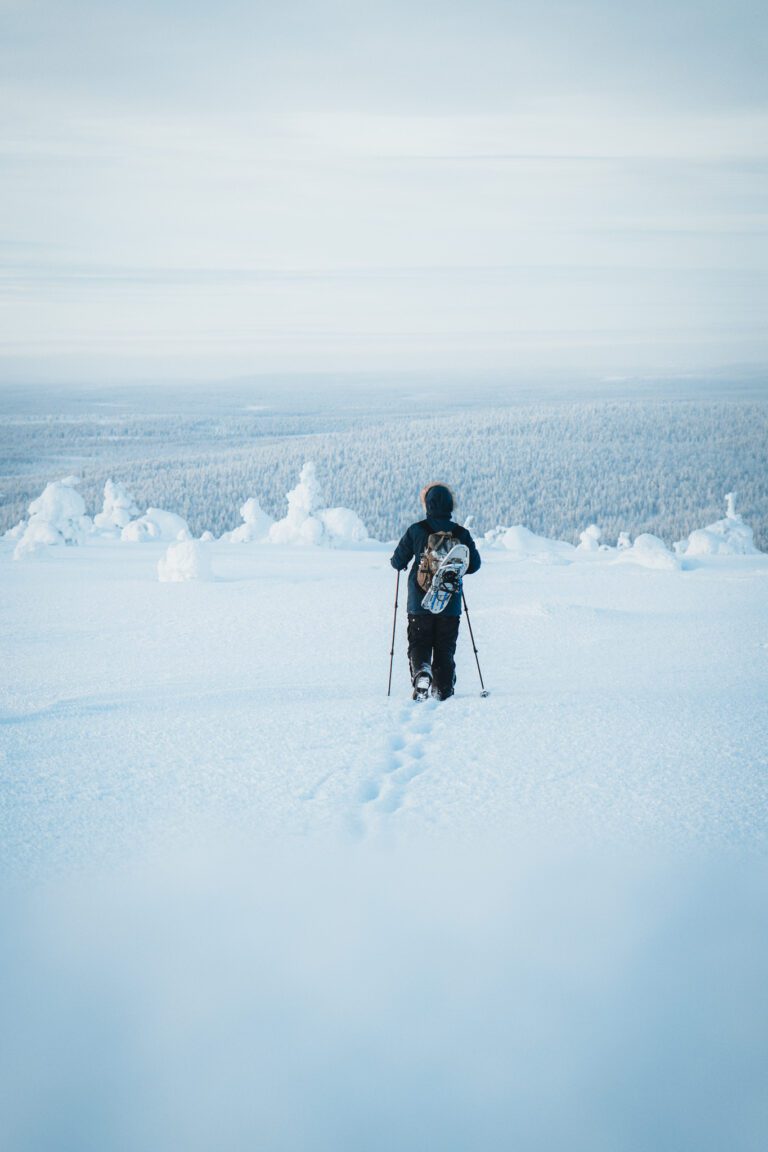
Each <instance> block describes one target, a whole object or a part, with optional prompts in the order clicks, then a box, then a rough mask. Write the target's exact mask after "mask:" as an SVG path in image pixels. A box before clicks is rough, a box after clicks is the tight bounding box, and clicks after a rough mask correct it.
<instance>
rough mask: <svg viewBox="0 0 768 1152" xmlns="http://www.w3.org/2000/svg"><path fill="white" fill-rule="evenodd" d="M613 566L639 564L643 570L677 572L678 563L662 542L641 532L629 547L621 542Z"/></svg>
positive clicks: (648, 533)
mask: <svg viewBox="0 0 768 1152" xmlns="http://www.w3.org/2000/svg"><path fill="white" fill-rule="evenodd" d="M613 563H614V564H640V565H641V566H642V567H643V568H656V569H660V570H666V571H670V572H672V571H677V570H678V569H679V568H680V561H679V560H678V558H677V557H676V556H675V555H674V554H673V553H672V552H670V551H669V549H668V548H667V546H666V544H665V543H664V541H663V540H660V539H659V537H658V536H652V535H651V533H650V532H643V533H642V535H640V536H638V537H637V539H636V540H635V542H634V543H633V544H632V546H631V547H628V546H627V543H626V540H625V541H622V543H621V546H620V548H619V550H618V553H617V555H616V556H615V558H614V560H613Z"/></svg>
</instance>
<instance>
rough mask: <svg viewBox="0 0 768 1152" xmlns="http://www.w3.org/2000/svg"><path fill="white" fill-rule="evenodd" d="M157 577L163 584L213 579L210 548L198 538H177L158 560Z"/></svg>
mask: <svg viewBox="0 0 768 1152" xmlns="http://www.w3.org/2000/svg"><path fill="white" fill-rule="evenodd" d="M157 578H158V580H159V581H160V582H161V583H162V584H180V583H182V582H183V581H186V580H212V579H213V573H212V572H211V564H210V559H209V556H208V549H207V548H205V546H204V545H201V544H200V543H199V541H197V540H177V541H176V543H175V544H171V545H169V547H168V551H167V552H166V553H165V555H164V556H162V557H161V559H160V560H159V561H158V565H157Z"/></svg>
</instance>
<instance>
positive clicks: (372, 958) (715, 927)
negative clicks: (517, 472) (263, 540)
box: [0, 534, 768, 1152]
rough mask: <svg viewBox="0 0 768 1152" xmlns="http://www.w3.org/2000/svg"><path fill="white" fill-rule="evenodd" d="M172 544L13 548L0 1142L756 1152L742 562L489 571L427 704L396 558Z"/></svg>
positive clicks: (764, 583)
mask: <svg viewBox="0 0 768 1152" xmlns="http://www.w3.org/2000/svg"><path fill="white" fill-rule="evenodd" d="M518 536H519V534H518ZM513 543H514V544H515V547H516V548H519V547H520V544H519V539H518V538H517V537H516V538H515V541H513ZM196 547H197V548H198V549H209V555H208V558H207V560H208V563H207V564H206V565H203V567H202V569H201V570H202V571H205V572H207V573H208V575H209V577H212V578H208V579H202V580H201V579H197V580H194V579H193V580H187V579H183V578H179V579H176V578H172V579H171V578H168V579H165V580H159V579H158V563H159V562H161V561H162V560H163V559H164V558H165V563H166V571H168V570H169V569H168V565H169V563H170V561H169V559H168V555H167V549H168V544H167V541H165V542H156V541H152V540H150V541H149V542H146V543H143V544H140V545H133V544H132V545H126V544H125V543H124V542H121V541H120V540H119V539H114V540H112V539H107V538H102V539H99V538H94V539H90V540H89V541H88V543H87V545H86V546H84V547H82V546H81V547H77V546H75V547H58V548H47V549H45V550H44V551H41V552H39V553H36V554H35V555H34V556H31V557H28V558H26V559H22V560H21V561H14V560H12V551H13V542H12V541H0V595H1V601H0V612H1V613H2V635H3V660H2V697H1V704H2V715H1V721H2V722H1V725H0V739H1V740H2V757H1V759H0V782H1V784H2V796H1V798H0V841H1V842H0V853H1V854H2V855H1V860H2V868H3V874H4V876H5V877H6V880H5V886H4V887H5V895H4V898H3V904H2V969H1V970H0V1010H1V1011H2V1027H1V1028H0V1053H1V1060H2V1065H1V1066H0V1132H1V1133H2V1138H1V1139H0V1143H2V1147H3V1148H4V1149H8V1150H9V1152H17V1150H24V1152H27V1150H32V1149H34V1150H46V1152H47V1150H49V1149H50V1150H52V1152H64V1150H70V1149H72V1150H75V1149H77V1150H78V1152H85V1150H94V1152H96V1150H98V1152H111V1150H112V1149H116V1150H117V1149H119V1150H128V1152H155V1150H157V1152H171V1150H175V1149H178V1150H181V1152H197V1150H208V1149H210V1150H230V1149H232V1150H234V1149H237V1150H241V1149H242V1150H246V1149H248V1150H251V1149H258V1150H269V1152H271V1150H273V1149H274V1150H294V1149H296V1150H299V1149H301V1150H305V1149H306V1150H315V1149H317V1150H323V1152H325V1150H329V1152H330V1150H337V1149H338V1150H347V1149H349V1150H353V1152H357V1150H360V1152H366V1150H376V1152H378V1150H382V1152H383V1150H387V1152H390V1150H391V1152H404V1150H411V1149H413V1150H416V1149H418V1150H433V1149H434V1150H437V1152H448V1150H454V1149H456V1150H464V1149H466V1150H472V1152H474V1150H480V1152H485V1150H494V1152H495V1150H501V1149H504V1150H506V1149H510V1150H513V1149H514V1150H518V1149H519V1150H527V1149H536V1150H550V1149H551V1150H553V1152H554V1150H558V1152H559V1150H561V1149H567V1150H569V1152H571V1150H575V1149H584V1150H585V1152H586V1150H590V1152H594V1150H605V1152H621V1150H625V1149H626V1150H630V1149H631V1150H640V1149H642V1150H646V1149H647V1150H649V1152H650V1150H655V1152H658V1150H659V1149H663V1150H667V1149H669V1150H670V1152H672V1150H674V1152H681V1150H687V1149H690V1150H694V1149H695V1150H696V1152H704V1150H708V1149H711V1150H713V1152H715V1150H716V1152H724V1150H725V1149H729V1150H733V1149H754V1150H755V1152H757V1150H758V1149H764V1148H765V1147H766V1146H768V1144H767V1141H768V1093H767V1092H766V1087H767V1085H766V1068H768V1039H767V1038H768V1008H767V1004H766V992H765V989H766V976H768V972H767V971H766V956H767V954H768V932H767V931H766V930H767V928H768V914H767V908H768V905H767V903H766V896H767V895H768V890H767V889H768V886H767V885H766V832H767V831H768V818H767V811H768V810H767V808H766V799H767V795H768V787H767V783H768V776H767V772H766V769H767V768H768V751H767V750H768V723H767V722H766V688H768V557H766V556H763V555H745V556H732V555H726V556H720V555H701V556H696V557H691V558H689V559H687V560H684V561H683V562H682V563H680V564H674V563H672V564H668V565H666V566H664V565H659V564H657V563H656V562H655V560H654V559H653V557H652V556H651V552H652V550H651V552H645V553H643V555H640V551H642V550H638V552H637V554H636V555H635V556H634V557H633V556H632V555H627V556H625V557H623V558H621V562H618V560H619V557H617V556H615V555H614V556H613V557H610V556H606V555H605V554H604V553H602V552H599V551H589V550H587V551H584V552H581V551H580V552H579V553H578V555H577V554H576V552H575V550H573V556H572V557H571V558H570V559H569V562H561V560H562V558H558V556H557V555H555V554H552V555H547V553H546V550H545V551H544V552H542V553H541V554H540V555H536V554H534V555H532V554H531V551H530V549H529V550H528V551H526V550H523V551H522V552H521V551H519V550H518V551H515V550H514V549H512V550H507V551H504V550H491V549H489V548H487V549H485V551H484V563H483V567H482V569H481V570H480V572H479V573H478V574H477V575H476V576H473V577H472V578H470V579H468V580H467V581H466V590H467V595H468V599H469V606H470V612H471V617H472V624H473V627H474V632H475V639H476V642H477V646H478V649H479V654H480V660H481V667H482V673H483V676H484V678H485V681H486V684H487V686H488V687H489V688H490V690H491V694H490V696H489V697H488V698H486V699H481V698H480V695H479V681H478V674H477V669H476V667H475V663H474V657H473V653H472V648H471V645H470V642H469V637H468V633H467V631H466V621H464V623H463V624H462V632H461V635H460V640H459V652H458V687H457V695H456V697H455V698H454V699H452V700H450V701H447V702H445V703H443V704H437V703H434V702H430V703H428V704H426V705H416V704H414V703H413V702H411V701H410V699H409V684H408V679H407V673H406V663H405V634H404V633H405V628H404V616H403V599H404V597H403V594H402V585H401V606H400V615H399V620H398V630H397V636H396V659H395V669H394V677H393V689H392V696H391V698H389V699H388V698H387V695H386V689H387V674H388V663H389V648H390V638H391V627H392V609H393V598H394V589H395V577H394V573H393V571H392V569H391V568H390V567H389V564H388V550H386V549H384V548H379V549H376V548H369V549H368V550H360V551H342V550H335V549H333V548H326V549H322V548H302V547H295V546H293V547H292V546H289V545H281V544H272V545H264V544H252V543H245V544H243V543H236V542H230V541H224V542H217V543H216V544H197V545H196ZM595 547H596V545H595ZM510 548H511V545H510ZM534 551H535V550H534ZM667 555H669V556H671V554H667ZM649 556H651V559H650V560H649V559H648V557H649ZM182 559H184V558H182ZM193 567H194V565H193ZM161 570H162V569H161ZM170 570H172V571H173V572H179V571H181V572H182V574H183V573H184V572H187V571H188V564H187V563H186V560H185V562H184V563H183V564H181V563H180V561H179V558H178V557H177V558H176V561H174V562H173V563H170Z"/></svg>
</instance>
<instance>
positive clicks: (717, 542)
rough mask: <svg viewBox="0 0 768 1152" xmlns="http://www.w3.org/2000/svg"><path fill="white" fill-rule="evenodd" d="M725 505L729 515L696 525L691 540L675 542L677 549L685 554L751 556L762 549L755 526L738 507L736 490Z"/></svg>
mask: <svg viewBox="0 0 768 1152" xmlns="http://www.w3.org/2000/svg"><path fill="white" fill-rule="evenodd" d="M725 509H726V511H725V519H723V520H717V521H715V523H714V524H708V525H707V527H706V528H697V529H695V531H693V532H691V534H690V536H689V537H688V539H687V540H679V541H678V542H677V543H676V544H675V551H676V552H677V553H679V554H680V555H684V556H750V555H753V554H754V553H756V552H759V549H758V548H756V547H755V537H754V533H753V532H752V529H751V528H750V527H749V525H748V524H745V523H744V521H743V520H742V518H741V516H740V515H739V514H738V512H737V511H736V497H735V494H734V493H733V492H729V493H728V495H727V496H726V498H725Z"/></svg>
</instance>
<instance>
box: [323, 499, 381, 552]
mask: <svg viewBox="0 0 768 1152" xmlns="http://www.w3.org/2000/svg"><path fill="white" fill-rule="evenodd" d="M317 515H318V519H319V520H320V521H321V522H322V525H323V527H324V528H325V531H326V535H327V536H328V537H329V538H330V541H331V543H332V544H334V545H336V546H337V547H339V548H343V547H345V546H346V545H350V544H364V543H365V542H366V541H367V540H368V539H369V536H368V529H367V528H366V527H365V524H363V522H362V520H361V519H360V517H359V516H358V514H357V512H353V511H352V509H351V508H323V509H321V511H320V512H318V514H317Z"/></svg>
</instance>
